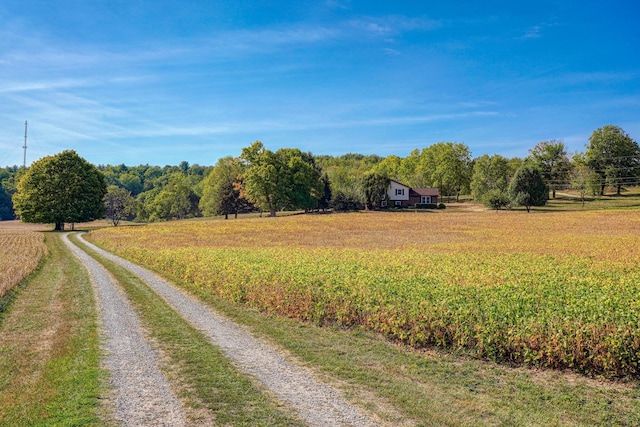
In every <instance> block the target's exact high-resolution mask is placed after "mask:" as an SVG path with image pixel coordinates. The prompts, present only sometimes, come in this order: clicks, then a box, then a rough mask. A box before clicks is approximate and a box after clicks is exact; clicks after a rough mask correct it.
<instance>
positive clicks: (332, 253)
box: [90, 210, 640, 378]
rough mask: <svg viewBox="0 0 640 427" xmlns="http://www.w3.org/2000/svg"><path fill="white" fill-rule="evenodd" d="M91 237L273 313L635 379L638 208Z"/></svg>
mask: <svg viewBox="0 0 640 427" xmlns="http://www.w3.org/2000/svg"><path fill="white" fill-rule="evenodd" d="M90 240H92V241H94V242H95V243H98V244H100V245H102V246H104V247H106V248H108V249H111V250H113V251H114V252H116V253H119V254H121V255H124V256H125V257H128V258H130V259H132V260H135V261H137V262H139V263H141V264H145V265H148V266H150V267H151V268H153V269H155V270H157V271H159V272H161V273H162V274H164V275H166V276H167V277H170V278H172V279H174V280H176V281H177V282H178V283H182V284H183V285H185V286H187V287H189V286H193V287H198V288H204V289H206V290H208V291H209V292H211V293H214V294H215V295H217V296H219V297H222V298H225V299H228V300H231V301H234V302H236V303H241V304H246V305H248V306H251V307H254V308H256V309H259V310H263V311H266V312H270V313H276V314H279V315H283V316H288V317H292V318H297V319H300V320H304V321H311V322H314V323H318V324H339V325H344V326H353V325H361V326H362V327H365V328H368V329H370V330H373V331H376V332H379V333H381V334H384V335H385V336H387V337H388V338H390V339H392V340H397V341H401V342H404V343H406V344H407V345H411V346H414V347H418V348H419V347H427V346H438V347H442V348H446V349H451V350H463V351H465V352H469V353H471V354H472V355H474V356H477V357H481V358H485V359H489V360H495V361H499V362H503V363H509V364H515V365H528V366H542V367H551V368H561V369H572V370H574V371H577V372H581V373H587V374H595V375H603V376H606V377H612V378H614V377H629V378H638V377H639V376H640V214H639V213H638V211H632V210H627V211H589V212H537V213H532V214H526V213H523V212H488V211H486V212H454V211H444V212H437V213H409V212H403V213H382V212H380V213H353V214H332V215H300V216H290V217H283V218H264V219H246V220H236V221H234V220H229V221H224V220H204V221H203V220H199V221H185V222H171V223H159V224H152V225H148V226H145V227H116V228H105V229H101V230H96V231H93V232H91V234H90Z"/></svg>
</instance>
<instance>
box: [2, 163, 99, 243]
mask: <svg viewBox="0 0 640 427" xmlns="http://www.w3.org/2000/svg"><path fill="white" fill-rule="evenodd" d="M17 190H18V191H17V193H16V194H15V195H14V196H13V203H14V208H15V211H16V213H17V214H18V215H19V216H20V219H21V220H22V221H23V222H29V223H40V224H55V229H56V230H64V223H65V222H71V223H76V222H86V221H92V220H95V219H98V218H103V215H104V203H103V201H102V199H103V197H104V195H105V194H106V192H107V186H106V184H105V181H104V176H103V175H102V172H100V171H99V170H98V169H97V168H96V167H95V166H93V165H92V164H91V163H89V162H87V161H86V160H85V159H83V158H81V157H80V156H78V154H76V152H75V151H72V150H67V151H63V152H62V153H60V154H57V155H55V156H47V157H44V158H42V159H40V160H38V161H36V162H35V163H33V164H32V165H31V167H30V168H29V169H28V170H27V172H26V173H25V174H24V175H23V176H22V178H21V179H20V182H19V183H18V185H17Z"/></svg>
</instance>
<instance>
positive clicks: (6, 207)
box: [0, 185, 15, 221]
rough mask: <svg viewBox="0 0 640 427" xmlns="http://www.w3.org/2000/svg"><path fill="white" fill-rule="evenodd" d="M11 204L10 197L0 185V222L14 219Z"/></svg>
mask: <svg viewBox="0 0 640 427" xmlns="http://www.w3.org/2000/svg"><path fill="white" fill-rule="evenodd" d="M14 218H15V215H14V213H13V203H12V202H11V195H10V194H9V192H8V191H7V190H5V188H4V186H2V185H0V221H6V220H8V219H14Z"/></svg>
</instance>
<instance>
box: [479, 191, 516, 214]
mask: <svg viewBox="0 0 640 427" xmlns="http://www.w3.org/2000/svg"><path fill="white" fill-rule="evenodd" d="M484 198H485V204H486V205H487V207H490V208H491V209H495V210H496V211H497V210H500V209H508V208H509V207H510V206H511V199H510V198H509V196H508V195H507V194H506V193H504V192H503V191H502V190H489V191H488V192H487V193H486V194H485V196H484Z"/></svg>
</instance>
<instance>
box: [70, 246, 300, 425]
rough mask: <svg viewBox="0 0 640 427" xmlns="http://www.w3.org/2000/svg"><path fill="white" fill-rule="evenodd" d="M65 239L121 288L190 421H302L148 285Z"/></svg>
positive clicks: (262, 422) (297, 422)
mask: <svg viewBox="0 0 640 427" xmlns="http://www.w3.org/2000/svg"><path fill="white" fill-rule="evenodd" d="M71 240H72V241H73V242H74V243H77V244H79V245H80V246H81V247H82V249H83V250H84V251H86V252H87V253H88V254H90V255H91V256H92V257H93V258H95V259H96V260H98V261H99V262H100V263H101V264H102V265H103V266H105V267H106V268H107V269H108V270H109V271H110V272H111V274H113V276H114V277H115V278H116V279H117V280H118V282H119V283H120V285H121V286H122V288H123V289H124V291H125V292H126V294H127V297H128V298H129V300H130V302H131V304H132V305H133V307H134V308H135V310H136V312H137V313H138V315H139V317H140V321H141V322H142V324H143V326H144V327H145V329H146V330H147V332H148V334H149V336H150V337H151V339H152V341H153V344H154V346H156V347H157V348H158V349H159V350H160V351H161V353H162V356H163V357H162V359H163V360H162V361H161V369H162V370H163V371H164V372H165V374H166V375H167V377H168V378H169V379H170V381H171V384H172V387H174V390H176V391H177V394H178V396H179V397H180V398H181V399H182V401H183V402H185V403H186V405H187V406H188V408H189V411H188V413H187V416H188V417H189V418H190V421H191V422H192V423H194V424H200V425H202V424H213V423H215V424H217V425H229V426H231V425H233V426H256V425H260V426H300V425H304V424H303V423H302V422H301V421H299V420H298V419H296V418H295V417H294V416H293V414H292V413H291V411H290V410H288V409H286V408H283V407H280V406H279V404H278V403H277V402H275V401H274V400H273V399H272V398H271V397H270V396H269V395H268V394H267V393H265V391H264V390H263V389H262V388H261V387H260V386H259V385H257V384H256V383H255V382H254V381H253V380H251V379H250V378H248V377H247V376H245V375H243V374H242V373H241V372H240V371H239V370H238V369H237V368H236V367H235V366H234V365H233V364H232V363H231V362H230V361H229V360H228V359H227V357H226V356H225V355H224V354H223V352H222V351H221V350H220V349H218V348H217V347H215V346H214V345H213V344H211V342H210V341H209V339H208V338H207V337H206V336H205V335H204V334H203V333H202V332H200V331H198V330H197V329H195V328H194V327H193V326H191V325H190V324H189V323H188V322H187V321H186V320H184V319H183V318H182V317H181V316H180V315H179V314H178V313H177V312H175V311H174V310H173V309H172V308H171V307H170V306H169V305H168V304H167V303H166V302H165V301H164V300H163V299H162V298H160V297H159V296H158V295H157V294H156V293H155V292H153V290H152V289H151V288H149V286H147V285H146V284H145V283H143V282H142V281H141V280H140V279H138V278H137V277H136V276H135V275H133V274H132V273H131V272H129V271H128V270H126V269H124V268H122V267H120V266H118V265H117V264H115V263H113V262H111V261H109V260H107V259H105V258H103V257H101V256H99V255H98V254H96V253H95V252H94V251H92V250H91V249H89V248H88V247H87V246H86V245H84V244H83V243H82V241H81V240H80V239H78V238H77V236H72V237H71Z"/></svg>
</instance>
